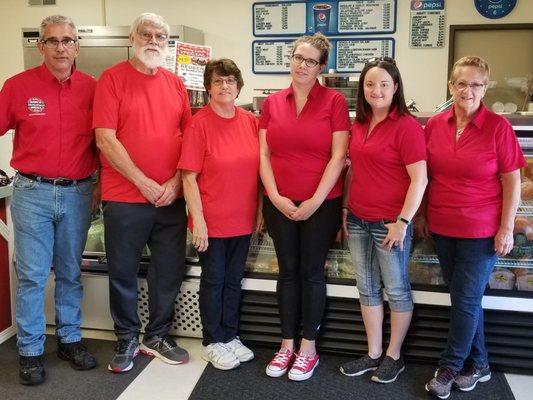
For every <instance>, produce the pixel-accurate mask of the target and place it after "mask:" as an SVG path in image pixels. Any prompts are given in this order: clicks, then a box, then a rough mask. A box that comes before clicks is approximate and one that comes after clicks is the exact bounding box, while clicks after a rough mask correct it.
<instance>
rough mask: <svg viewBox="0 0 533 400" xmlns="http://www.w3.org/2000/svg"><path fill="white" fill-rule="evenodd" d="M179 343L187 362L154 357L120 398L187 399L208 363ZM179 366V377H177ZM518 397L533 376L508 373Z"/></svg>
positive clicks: (526, 399) (524, 395)
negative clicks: (170, 363)
mask: <svg viewBox="0 0 533 400" xmlns="http://www.w3.org/2000/svg"><path fill="white" fill-rule="evenodd" d="M84 337H88V338H93V339H104V340H115V336H114V335H113V333H112V332H109V331H95V330H85V331H84ZM178 342H179V344H180V346H182V347H184V348H186V349H187V350H188V351H189V354H190V357H191V358H190V361H189V362H188V363H187V364H184V365H179V366H175V365H174V366H173V365H167V364H165V363H163V362H161V361H159V360H153V361H152V362H151V363H150V364H148V366H147V367H146V368H145V369H144V370H143V372H141V374H140V375H139V376H138V377H137V378H136V379H135V380H134V381H133V383H132V384H131V385H130V386H128V388H127V389H126V390H125V391H124V392H123V393H122V394H121V395H120V397H119V398H118V400H142V399H147V398H153V394H154V388H157V398H158V400H167V399H168V400H187V399H188V398H189V395H190V394H191V392H192V390H193V389H194V386H195V385H196V382H197V381H198V379H199V378H200V376H201V375H202V372H203V370H204V368H205V366H206V362H205V361H204V360H203V359H202V357H201V349H202V344H201V341H200V340H199V339H192V338H180V339H179V340H178ZM177 368H179V372H180V379H175V375H174V374H175V372H176V369H177ZM505 376H506V378H507V381H508V382H509V385H510V386H511V389H512V391H513V394H514V396H515V398H516V400H530V399H531V391H532V390H533V376H529V375H516V374H505Z"/></svg>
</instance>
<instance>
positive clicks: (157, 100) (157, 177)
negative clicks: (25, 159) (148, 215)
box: [93, 61, 191, 203]
mask: <svg viewBox="0 0 533 400" xmlns="http://www.w3.org/2000/svg"><path fill="white" fill-rule="evenodd" d="M190 118H191V108H190V106H189V97H188V95H187V90H186V89H185V86H184V85H183V82H182V81H181V80H180V78H178V77H177V76H176V75H175V74H173V73H171V72H169V71H167V70H165V69H163V68H159V69H158V70H157V73H156V74H155V75H147V74H143V73H141V72H139V71H137V70H136V69H135V68H134V67H133V66H132V65H131V63H130V62H129V61H124V62H121V63H119V64H117V65H115V66H114V67H111V68H109V69H108V70H106V71H104V73H103V74H102V76H101V77H100V80H99V81H98V84H97V86H96V94H95V99H94V118H93V128H109V129H114V130H115V131H116V133H117V139H118V140H119V141H120V142H121V143H122V145H123V146H124V148H125V149H126V151H127V152H128V155H129V156H130V158H131V159H132V161H133V162H134V163H135V165H136V166H137V167H138V168H139V169H140V170H141V171H142V172H143V173H144V174H145V175H146V176H147V177H148V178H151V179H153V180H154V181H156V182H157V183H159V184H163V183H164V182H166V181H167V180H169V179H170V178H171V177H172V176H174V175H175V173H176V168H177V166H178V161H179V158H180V152H181V140H182V137H181V136H182V131H183V129H184V127H185V124H186V123H187V122H188V120H189V119H190ZM100 159H101V161H102V172H101V180H102V199H103V200H111V201H122V202H127V203H146V202H147V200H146V199H145V198H144V196H143V195H142V194H141V192H140V191H139V189H137V187H136V186H135V185H134V184H133V183H131V182H130V181H128V180H127V179H126V178H125V177H124V176H123V175H122V174H121V173H120V172H118V171H117V170H115V169H114V168H113V167H112V166H111V165H110V164H109V162H108V161H107V160H106V158H105V157H104V156H103V154H101V155H100Z"/></svg>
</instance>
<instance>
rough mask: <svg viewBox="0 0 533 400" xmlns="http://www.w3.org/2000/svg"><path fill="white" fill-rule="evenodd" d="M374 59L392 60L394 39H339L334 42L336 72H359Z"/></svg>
mask: <svg viewBox="0 0 533 400" xmlns="http://www.w3.org/2000/svg"><path fill="white" fill-rule="evenodd" d="M376 57H391V58H394V39H392V38H390V39H362V40H352V39H339V40H337V41H336V62H335V69H336V70H337V72H361V71H362V70H363V67H364V66H365V62H366V61H367V60H369V59H371V58H376Z"/></svg>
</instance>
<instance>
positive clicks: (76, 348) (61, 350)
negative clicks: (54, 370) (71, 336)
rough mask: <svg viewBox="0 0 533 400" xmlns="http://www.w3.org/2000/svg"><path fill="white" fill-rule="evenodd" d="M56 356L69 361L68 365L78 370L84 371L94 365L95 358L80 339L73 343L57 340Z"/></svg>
mask: <svg viewBox="0 0 533 400" xmlns="http://www.w3.org/2000/svg"><path fill="white" fill-rule="evenodd" d="M57 356H58V357H59V358H61V359H62V360H65V361H69V362H70V366H71V367H72V368H74V369H76V370H78V371H85V370H88V369H93V368H94V367H96V359H95V358H94V357H93V355H92V354H91V353H89V350H87V347H85V346H84V345H83V344H82V343H81V341H79V342H74V343H61V341H58V342H57Z"/></svg>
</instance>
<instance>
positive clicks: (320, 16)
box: [318, 13, 327, 22]
mask: <svg viewBox="0 0 533 400" xmlns="http://www.w3.org/2000/svg"><path fill="white" fill-rule="evenodd" d="M326 18H327V17H326V14H324V13H320V14H318V20H319V21H320V22H324V21H325V20H326Z"/></svg>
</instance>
